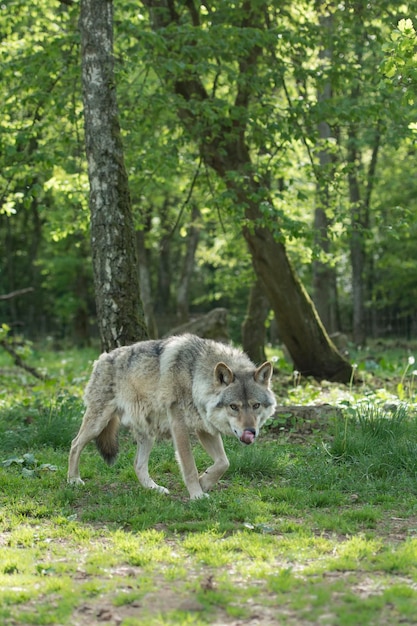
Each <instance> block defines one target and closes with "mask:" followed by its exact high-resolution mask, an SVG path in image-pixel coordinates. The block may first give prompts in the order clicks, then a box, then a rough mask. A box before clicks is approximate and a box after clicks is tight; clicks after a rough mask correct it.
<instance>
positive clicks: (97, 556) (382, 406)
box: [0, 352, 417, 626]
mask: <svg viewBox="0 0 417 626" xmlns="http://www.w3.org/2000/svg"><path fill="white" fill-rule="evenodd" d="M411 356H412V354H410V352H405V354H403V355H402V357H401V355H399V357H398V360H397V361H396V362H395V364H394V365H393V362H394V357H393V360H392V361H390V360H389V358H388V357H387V356H386V355H385V357H384V358H385V363H382V365H381V359H379V360H378V358H377V357H375V358H374V357H373V359H374V362H375V363H377V364H378V363H379V365H378V367H379V371H378V372H377V373H375V372H376V370H375V367H374V366H372V367H374V369H373V370H371V369H369V368H368V369H367V370H365V369H363V370H362V371H363V373H364V374H366V376H365V375H364V376H363V377H362V378H363V382H362V383H361V384H360V385H359V386H353V385H346V386H342V385H329V384H323V383H322V384H318V383H315V382H312V381H304V380H300V379H299V378H297V377H296V376H293V375H292V374H290V373H284V374H282V375H281V376H278V377H277V389H284V388H285V390H286V391H285V398H283V399H282V404H283V405H285V404H303V405H307V404H308V405H310V406H312V405H313V406H314V407H315V411H316V412H315V413H314V415H315V416H317V415H318V416H319V417H320V416H321V418H322V419H315V420H314V422H313V423H310V424H309V425H308V427H306V424H305V420H304V423H303V421H302V420H300V419H298V420H294V419H292V417H288V416H289V415H292V414H290V413H288V415H287V414H286V413H285V409H284V412H283V413H282V414H281V415H278V416H277V417H276V418H275V419H274V420H272V421H271V423H270V424H269V425H268V426H267V427H266V428H265V429H264V431H263V434H262V437H261V438H260V439H259V441H258V442H257V443H256V444H255V445H253V446H245V447H244V446H241V445H240V444H239V442H238V441H235V440H233V439H226V440H225V445H226V450H227V453H228V456H229V458H230V461H231V466H230V469H229V471H228V472H227V474H226V475H225V477H224V479H223V480H222V481H221V483H220V484H219V486H218V488H217V489H216V490H215V491H213V492H212V494H211V496H210V498H209V499H207V500H202V501H197V502H190V501H189V500H188V499H187V494H186V491H185V487H184V485H183V483H182V480H181V477H180V474H179V471H178V468H177V466H176V462H175V455H174V452H173V449H172V446H171V445H170V444H169V442H163V443H160V444H158V445H157V446H156V448H155V450H154V452H153V454H152V457H151V473H152V474H153V476H154V477H155V478H156V480H157V481H158V482H159V483H160V484H163V485H165V486H166V487H168V488H169V490H170V495H169V496H163V495H160V494H157V493H153V492H147V491H144V490H143V489H142V488H141V487H140V486H139V484H138V483H137V480H136V477H135V474H134V471H133V458H134V453H135V450H134V446H133V445H132V442H131V438H130V436H129V435H128V434H127V433H123V434H122V435H121V441H120V448H121V453H120V456H119V459H118V461H117V463H116V465H115V466H113V467H111V468H109V467H107V466H106V465H104V463H103V462H102V460H101V459H100V458H99V457H98V455H97V453H96V451H95V450H94V447H93V446H91V447H89V448H87V450H86V451H85V453H84V454H83V456H82V459H81V470H82V475H83V478H84V479H85V485H84V486H81V487H71V486H68V485H67V484H66V480H65V475H66V462H67V454H68V447H69V444H70V441H71V438H72V437H73V436H74V434H75V433H76V431H77V428H78V425H79V422H80V419H81V415H82V402H81V395H82V388H83V386H84V385H85V382H86V379H87V377H88V371H89V368H90V365H89V364H88V362H87V361H88V359H86V358H85V355H83V354H81V353H76V352H73V353H71V354H66V355H65V358H64V357H63V355H55V361H54V359H53V355H51V354H48V355H45V356H42V355H38V361H39V362H40V363H43V364H45V365H44V366H45V368H46V369H47V370H48V373H49V374H50V380H49V381H48V382H47V383H36V384H35V385H34V384H33V381H31V380H28V379H27V378H26V374H22V373H21V372H18V371H16V370H14V368H11V367H9V366H5V367H4V368H3V369H2V370H1V371H0V376H2V381H1V382H2V387H3V386H4V387H5V388H6V389H7V390H8V391H7V393H4V394H2V395H0V461H2V466H1V467H0V494H1V495H0V503H1V509H0V554H1V559H0V623H4V624H5V625H8V626H12V625H15V624H53V625H55V626H56V625H61V624H62V625H67V624H68V625H71V626H77V625H80V626H92V625H96V624H97V625H98V624H103V623H107V624H114V625H116V624H121V625H123V626H136V625H139V624H140V625H144V626H148V625H149V626H153V625H164V624H167V625H170V624H180V625H186V624H197V625H199V624H201V625H203V624H218V625H220V624H227V625H235V626H237V625H238V624H239V625H242V624H251V623H252V624H255V623H258V624H265V625H269V624H271V625H272V624H277V623H278V624H288V625H304V624H305V625H309V624H329V625H333V624H334V625H336V624H337V625H342V626H343V625H349V624H352V625H356V624H358V623H361V624H363V625H365V626H366V625H373V624H375V625H377V624H378V625H379V624H383V623H386V624H414V623H416V621H415V615H416V613H417V499H416V495H417V481H416V479H417V418H416V411H415V401H414V374H413V369H412V363H410V362H409V359H410V357H411ZM400 357H401V358H400ZM88 358H92V357H90V355H89V356H88ZM358 361H359V359H358ZM359 362H360V361H359ZM1 366H2V364H1V363H0V367H1ZM360 367H362V366H360ZM358 369H359V366H358ZM3 383H4V385H3ZM323 403H330V405H331V407H330V410H329V407H326V411H324V407H323V408H320V406H321V404H323ZM333 409H334V411H333ZM195 454H196V461H197V465H198V466H199V467H200V468H204V467H205V466H206V465H207V463H208V458H207V456H206V455H205V453H204V452H203V451H202V450H201V448H199V447H198V446H197V445H196V447H195Z"/></svg>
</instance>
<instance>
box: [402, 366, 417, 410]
mask: <svg viewBox="0 0 417 626" xmlns="http://www.w3.org/2000/svg"><path fill="white" fill-rule="evenodd" d="M414 363H415V358H414V357H413V356H409V357H408V362H407V365H406V367H405V370H404V372H403V375H402V377H401V381H400V382H399V383H398V385H397V394H398V397H399V399H400V400H401V401H402V400H404V399H405V395H406V392H405V387H404V384H405V378H406V376H407V372H408V370H409V369H410V367H411V366H412V365H414ZM416 374H417V372H416V370H414V371H413V372H412V378H411V383H410V385H409V388H408V392H409V396H410V399H411V396H412V389H413V383H414V376H415V375H416Z"/></svg>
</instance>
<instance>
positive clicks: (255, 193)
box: [144, 0, 352, 382]
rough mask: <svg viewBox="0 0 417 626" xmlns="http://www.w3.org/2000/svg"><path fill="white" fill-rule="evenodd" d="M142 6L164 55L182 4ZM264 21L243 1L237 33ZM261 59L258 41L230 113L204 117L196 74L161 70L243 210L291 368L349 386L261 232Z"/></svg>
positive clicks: (187, 123)
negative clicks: (256, 91) (253, 114)
mask: <svg viewBox="0 0 417 626" xmlns="http://www.w3.org/2000/svg"><path fill="white" fill-rule="evenodd" d="M144 3H145V4H146V5H147V6H148V7H149V9H150V14H151V20H152V26H153V28H154V29H155V30H157V31H159V32H162V33H163V35H164V34H165V33H166V34H167V35H166V36H167V39H166V42H165V43H166V46H167V50H168V51H169V49H170V46H171V45H172V43H171V42H172V29H171V28H168V27H169V26H171V27H172V26H173V25H178V26H179V29H180V31H181V23H182V22H181V20H182V19H184V15H183V6H184V5H183V4H182V3H179V2H178V3H176V2H175V0H169V1H168V0H144ZM261 4H262V3H261ZM186 6H187V8H188V10H189V12H190V19H191V21H192V24H193V27H194V28H198V26H199V16H198V12H197V11H196V10H195V6H194V4H193V3H192V2H191V3H186ZM263 15H264V13H262V11H261V9H260V5H258V3H256V2H253V3H251V2H246V3H245V11H244V18H243V20H242V26H243V27H245V28H248V27H252V26H255V27H258V26H259V19H260V17H261V16H263ZM180 16H181V17H180ZM174 45H175V38H174ZM158 50H160V48H158ZM158 54H159V52H158ZM173 54H174V52H173ZM261 55H262V49H261V47H259V46H258V44H257V42H256V39H255V40H254V43H253V45H252V46H250V47H249V49H248V50H246V51H245V52H242V54H241V55H240V56H239V58H238V59H236V64H237V65H238V80H237V81H236V85H235V86H234V87H235V89H236V91H235V94H236V95H235V101H234V106H233V105H232V106H230V105H229V104H228V105H227V107H224V108H222V107H219V106H218V105H217V104H214V103H213V106H212V108H211V109H210V111H211V114H212V115H211V116H210V117H206V118H205V117H204V111H205V110H207V109H209V108H210V104H211V103H210V98H211V96H210V95H209V93H208V92H207V90H206V87H205V84H204V80H202V78H201V77H200V76H199V74H198V70H197V66H196V67H191V68H188V69H187V73H186V74H182V75H180V77H177V76H175V74H174V73H173V69H172V67H173V66H172V64H170V66H169V68H167V69H166V70H165V71H166V80H167V84H168V85H170V86H171V85H172V86H173V89H174V91H175V94H176V95H177V97H178V102H179V104H178V110H177V113H178V117H179V119H180V120H181V123H182V124H183V126H184V127H185V128H186V130H187V131H188V133H189V134H190V136H191V137H193V139H194V141H196V142H197V143H198V144H199V146H200V154H201V157H202V158H203V160H204V162H205V163H206V165H208V166H210V167H211V168H212V169H213V170H214V171H215V172H216V173H217V174H218V175H219V176H220V177H221V178H222V179H223V182H224V183H225V185H226V187H227V188H228V189H229V191H230V192H231V193H232V194H233V195H234V197H235V200H236V204H237V206H240V207H245V209H244V213H245V215H244V220H243V227H242V232H243V236H244V237H245V239H246V241H247V244H248V247H249V250H250V253H251V255H252V261H253V265H254V268H255V272H256V274H257V276H258V278H259V279H260V280H261V282H262V284H263V287H264V290H265V293H266V295H267V297H268V299H269V302H270V304H271V308H272V309H273V311H274V313H275V316H276V319H277V322H278V325H279V328H280V334H281V337H282V340H283V341H284V343H285V345H286V346H287V348H288V350H289V352H290V354H291V357H292V359H293V361H294V364H295V367H296V369H297V370H299V371H300V373H302V374H304V375H306V376H309V375H310V376H314V377H316V378H325V379H329V380H337V381H340V382H349V380H350V378H351V373H352V368H351V366H350V364H349V363H348V362H347V361H346V360H345V359H344V358H343V357H342V355H341V354H339V352H338V351H337V350H336V347H335V346H334V345H333V343H332V342H331V340H330V339H329V336H328V335H327V333H326V331H325V329H324V327H323V325H322V323H321V321H320V319H319V317H318V315H317V312H316V310H315V308H314V305H313V303H312V301H311V299H310V297H309V296H308V294H307V292H306V291H305V289H304V287H303V286H302V284H301V282H300V281H299V279H298V278H297V276H296V274H295V272H294V270H293V268H292V266H291V263H290V261H289V259H288V257H287V253H286V249H285V247H284V245H283V243H281V242H280V241H277V240H275V238H274V235H273V232H272V230H271V229H270V228H268V227H267V226H266V225H265V226H260V224H265V218H264V215H263V214H262V211H261V209H260V207H261V206H262V205H264V206H271V207H272V206H273V202H272V199H271V197H270V194H269V192H268V190H267V189H266V188H265V187H263V186H262V185H261V183H260V182H258V181H259V177H258V176H256V171H255V170H254V167H253V164H252V162H251V158H250V150H249V146H248V144H247V142H246V121H245V120H246V119H248V118H249V117H250V115H249V113H248V109H249V102H250V99H251V97H252V90H253V82H254V78H255V76H256V72H257V64H258V59H259V58H260V57H261ZM188 62H189V60H188ZM197 103H198V104H199V105H201V104H202V103H204V106H196V104H197ZM226 109H229V110H230V114H229V115H227V114H226V113H225V110H226ZM242 111H244V113H242ZM214 116H216V119H215V121H214V119H213V117H214ZM254 198H256V200H254Z"/></svg>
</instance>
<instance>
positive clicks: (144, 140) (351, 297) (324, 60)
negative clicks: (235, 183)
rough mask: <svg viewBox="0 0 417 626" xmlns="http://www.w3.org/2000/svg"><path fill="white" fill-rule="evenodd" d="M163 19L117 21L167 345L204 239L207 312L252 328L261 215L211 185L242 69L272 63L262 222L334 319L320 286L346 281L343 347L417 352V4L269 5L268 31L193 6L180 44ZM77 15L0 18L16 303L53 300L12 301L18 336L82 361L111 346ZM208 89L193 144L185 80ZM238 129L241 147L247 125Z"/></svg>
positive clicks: (17, 7)
mask: <svg viewBox="0 0 417 626" xmlns="http://www.w3.org/2000/svg"><path fill="white" fill-rule="evenodd" d="M151 4H152V3H150V2H144V3H141V2H137V3H132V2H130V1H129V0H125V1H122V2H119V3H117V4H116V5H115V26H116V29H115V48H116V68H117V71H116V87H117V93H118V101H119V111H120V118H121V124H122V129H123V133H124V145H125V156H126V163H127V167H128V174H129V184H130V190H131V196H132V203H133V208H134V217H135V222H136V227H137V234H138V244H139V246H140V247H141V248H142V253H143V254H142V256H141V257H140V258H141V259H142V266H143V267H145V268H146V269H147V270H148V276H149V283H150V288H151V296H152V302H153V306H154V311H155V313H156V317H157V321H158V325H159V327H160V330H161V331H164V330H165V329H166V327H167V326H169V325H172V324H173V323H174V322H175V320H176V319H177V313H178V314H179V312H180V309H181V306H182V303H181V302H179V301H178V298H177V295H178V294H179V293H180V287H181V285H183V281H184V279H185V277H186V274H187V267H188V265H187V263H188V261H189V258H190V250H191V248H192V242H194V244H195V241H196V237H195V235H196V232H197V233H198V245H197V248H196V250H195V255H194V257H193V264H192V268H193V273H192V280H191V283H190V287H189V293H188V302H189V304H190V307H191V310H192V311H198V310H200V311H201V310H207V309H209V308H211V307H212V306H214V305H215V304H219V303H220V304H224V305H226V306H227V307H228V308H229V309H230V311H231V313H232V315H231V322H232V324H231V325H232V328H233V329H234V331H235V334H237V330H238V327H239V324H240V322H241V321H242V318H243V315H244V310H245V308H246V301H247V298H248V291H249V286H250V284H251V283H252V281H253V270H252V268H251V265H250V258H249V256H248V254H247V251H246V248H245V244H244V242H243V239H242V236H241V220H242V215H243V208H244V207H242V206H240V205H239V202H238V199H236V197H234V196H233V194H231V193H230V189H229V188H228V187H227V185H226V184H225V181H224V180H222V179H221V178H220V177H218V176H217V175H216V174H215V173H214V171H213V169H210V168H208V167H207V166H205V165H204V163H203V162H202V160H201V155H200V153H199V150H198V147H197V143H198V138H199V136H201V133H207V132H210V133H211V135H212V136H216V128H215V127H213V124H214V122H215V121H216V119H218V117H217V115H218V113H219V110H221V111H222V113H224V117H225V118H227V116H228V115H229V110H231V109H230V105H231V103H232V102H235V98H236V93H237V92H236V89H239V87H240V88H241V87H242V85H240V86H239V85H236V79H237V77H239V76H241V70H242V66H241V64H240V67H239V64H238V62H237V59H242V58H244V55H245V53H246V52H248V53H249V51H255V52H254V53H256V50H257V49H259V50H261V49H262V50H263V54H262V62H260V63H258V65H257V73H256V75H253V74H251V73H250V68H249V66H248V73H247V75H246V79H245V80H246V83H247V84H246V85H245V88H247V90H248V91H250V103H249V106H248V107H247V108H243V107H242V110H241V112H242V115H243V114H244V115H247V116H248V119H247V120H246V122H247V125H246V128H247V131H246V141H247V144H248V145H249V147H250V150H251V158H252V162H253V163H254V164H255V166H256V171H257V176H258V179H259V181H264V183H265V185H267V186H268V187H269V189H270V190H271V195H272V199H273V205H269V204H268V205H264V206H263V207H262V210H263V216H264V219H265V221H266V222H267V223H268V224H269V225H270V227H272V228H273V229H274V231H275V234H276V237H277V238H280V239H283V240H285V241H286V243H287V249H288V250H289V252H290V255H291V258H292V261H293V263H294V265H295V267H296V270H297V272H298V274H299V275H300V276H301V278H302V280H303V281H304V283H305V285H306V286H307V287H308V289H309V291H310V292H311V293H312V294H313V296H314V297H315V298H316V299H317V301H319V300H320V281H318V280H317V276H318V275H319V273H320V271H323V268H324V269H325V270H326V271H329V272H330V274H329V275H330V276H331V277H332V280H333V279H334V281H335V285H336V296H337V297H336V299H335V304H334V307H335V315H334V316H333V319H335V320H336V322H334V323H332V326H331V327H330V322H329V330H331V331H334V330H344V331H349V332H350V331H351V330H352V329H353V330H355V323H357V322H358V319H359V322H360V323H362V322H361V317H360V315H362V317H363V323H362V328H363V329H365V330H366V334H370V333H373V334H375V335H380V334H390V333H398V334H411V333H413V332H414V330H415V323H416V322H417V318H416V315H415V301H416V294H415V289H416V287H415V285H416V282H415V279H414V277H415V269H416V268H415V263H414V261H413V256H414V254H413V251H414V249H415V238H416V236H417V221H416V218H415V208H416V207H415V202H416V201H415V198H416V189H415V185H416V183H415V176H414V175H413V174H414V164H415V118H414V117H413V105H414V98H415V67H416V65H415V32H414V29H413V25H412V22H411V21H410V20H409V18H410V16H413V15H414V14H415V13H416V9H417V4H416V3H415V2H409V3H404V4H402V5H398V3H395V2H392V1H391V2H390V1H388V0H380V1H379V2H377V3H366V2H363V1H362V0H346V2H341V3H333V2H329V3H322V2H318V1H317V2H313V1H307V0H306V1H304V2H301V3H300V2H297V3H295V2H287V3H282V4H281V6H279V7H278V6H275V5H274V6H272V7H271V6H269V5H270V3H263V2H260V3H259V2H258V3H255V4H256V7H257V9H259V15H260V18H259V21H258V23H256V24H254V23H247V24H246V25H245V19H246V17H245V11H246V10H247V7H248V6H249V5H251V3H246V2H242V3H238V2H236V3H223V2H220V1H219V2H217V1H216V2H212V3H206V2H202V3H200V2H193V3H185V4H184V5H181V4H178V6H179V7H180V8H181V7H182V8H181V11H180V14H179V15H180V21H179V23H178V24H177V25H176V27H175V28H174V27H173V26H172V25H171V26H169V27H167V29H168V32H164V33H160V32H158V33H157V32H155V31H154V30H152V27H151V18H150V12H149V10H148V5H151ZM255 4H254V6H255ZM190 7H192V10H190ZM151 13H152V12H151ZM78 14H79V6H78V4H77V3H72V2H58V1H57V0H40V2H38V3H37V5H36V7H31V8H29V9H28V7H27V5H26V3H24V2H22V1H21V0H13V1H12V2H8V3H4V4H3V5H2V7H1V10H0V24H1V32H2V42H1V50H2V60H3V61H2V67H3V72H2V77H3V80H2V82H1V86H0V89H1V93H2V105H3V106H2V113H3V114H2V119H1V122H0V146H1V148H0V163H1V167H0V185H1V199H2V203H1V206H0V225H1V229H0V232H1V235H0V236H1V247H2V251H3V254H2V255H1V258H0V272H1V273H0V293H1V294H8V293H10V292H13V291H16V290H19V289H23V288H26V287H33V289H34V291H33V292H31V293H29V294H25V295H21V296H20V297H17V298H11V299H7V300H4V301H0V315H1V318H0V321H1V322H5V323H8V324H9V325H10V326H12V327H13V328H14V329H15V330H16V329H17V330H18V331H20V330H23V331H24V332H25V333H26V334H27V335H29V336H32V337H39V336H44V335H46V334H51V335H53V336H55V337H58V338H62V337H71V339H74V338H75V339H77V340H78V341H80V342H81V341H87V340H88V338H89V337H90V336H91V334H92V333H93V332H94V330H93V328H94V310H95V308H94V295H93V285H92V275H91V263H90V244H89V236H88V223H89V216H88V210H87V194H88V184H87V175H86V163H85V157H84V138H83V123H82V105H81V80H80V49H79V34H78V26H77V22H78V16H79V15H78ZM190 16H191V17H190ZM154 18H155V16H153V19H154ZM401 20H402V21H401ZM197 24H198V26H199V27H198V29H197V28H196V25H197ZM167 35H168V36H169V37H170V42H171V43H170V48H169V50H167V49H166V45H167V44H166V41H167ZM194 71H195V72H197V71H198V74H199V76H203V77H204V86H205V89H206V90H207V92H209V93H210V94H211V95H212V96H213V97H211V99H210V106H209V105H208V104H207V105H206V106H205V103H204V102H197V101H196V102H191V103H190V102H188V103H187V107H188V110H185V109H186V108H187V107H184V111H183V114H184V115H189V114H193V113H194V112H195V111H193V107H199V108H200V109H201V108H203V110H202V111H201V110H199V111H198V112H199V118H198V119H199V120H202V119H203V120H204V124H202V125H201V126H196V127H194V128H193V129H192V132H191V131H190V130H189V131H188V132H187V131H186V130H185V129H184V126H183V125H181V123H180V120H179V119H178V116H177V115H176V114H175V111H176V109H177V107H178V98H179V96H178V94H175V93H174V92H173V91H170V90H169V87H168V86H167V80H166V79H167V77H168V83H169V76H170V75H174V73H175V75H176V76H178V72H183V73H184V76H188V77H189V75H190V74H192V73H193V72H194ZM239 80H241V78H239ZM213 103H214V105H215V106H216V107H217V108H216V109H213V106H214V105H213ZM233 110H234V111H236V107H234V109H233ZM229 121H230V125H231V128H233V125H234V123H235V122H237V120H233V119H231V118H230V117H229ZM219 130H221V131H222V132H224V128H222V129H219ZM231 132H232V131H231ZM218 139H219V141H220V140H221V139H222V137H219V138H218ZM223 139H224V137H223ZM320 211H321V214H320ZM318 216H319V217H320V216H321V221H317V220H318ZM356 304H358V307H359V308H358V307H356ZM360 309H362V311H360ZM357 310H359V313H357ZM183 315H184V311H183V309H181V316H182V317H183ZM323 315H324V312H323ZM358 315H359V317H358ZM355 320H356V322H355ZM326 321H327V320H326ZM334 324H336V326H335V325H334Z"/></svg>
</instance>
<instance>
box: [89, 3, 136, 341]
mask: <svg viewBox="0 0 417 626" xmlns="http://www.w3.org/2000/svg"><path fill="white" fill-rule="evenodd" d="M80 31H81V54H82V57H81V66H82V85H83V103H84V124H85V143H86V154H87V161H88V176H89V182H90V214H91V226H90V228H91V249H92V258H93V272H94V285H95V294H96V305H97V317H98V325H99V330H100V336H101V342H102V348H103V350H111V349H113V348H114V347H116V346H120V345H124V344H129V343H133V342H135V341H139V340H141V339H144V338H146V336H147V331H146V325H145V322H144V316H143V311H142V306H141V303H140V296H139V293H140V292H139V278H138V270H137V255H136V248H135V233H134V226H133V219H132V211H131V202H130V195H129V188H128V180H127V174H126V169H125V165H124V158H123V146H122V140H121V134H120V126H119V120H118V110H117V103H116V90H115V85H114V61H113V6H112V2H111V0H82V2H81V13H80Z"/></svg>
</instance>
